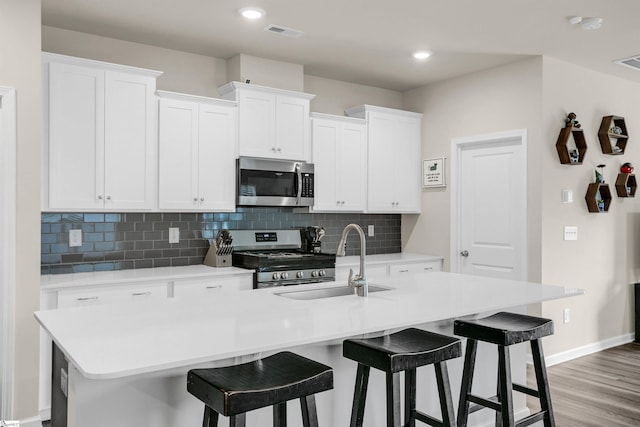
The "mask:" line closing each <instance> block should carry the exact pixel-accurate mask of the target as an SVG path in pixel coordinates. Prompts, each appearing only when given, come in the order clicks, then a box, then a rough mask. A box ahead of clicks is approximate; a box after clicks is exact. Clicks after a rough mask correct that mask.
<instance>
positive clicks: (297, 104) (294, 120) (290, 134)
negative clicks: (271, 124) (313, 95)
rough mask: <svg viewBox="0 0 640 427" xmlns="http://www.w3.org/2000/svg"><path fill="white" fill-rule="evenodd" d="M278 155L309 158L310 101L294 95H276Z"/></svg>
mask: <svg viewBox="0 0 640 427" xmlns="http://www.w3.org/2000/svg"><path fill="white" fill-rule="evenodd" d="M275 142H276V157H277V158H281V159H290V160H301V161H304V160H307V158H308V154H307V146H308V142H309V101H308V100H307V99H299V98H295V97H292V96H283V95H278V96H277V97H276V141H275Z"/></svg>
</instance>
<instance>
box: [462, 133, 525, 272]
mask: <svg viewBox="0 0 640 427" xmlns="http://www.w3.org/2000/svg"><path fill="white" fill-rule="evenodd" d="M453 148H454V150H455V153H456V156H455V159H456V162H455V164H453V166H454V167H455V168H456V170H455V171H454V172H455V176H456V177H457V180H456V188H455V191H454V190H453V189H452V195H453V194H454V192H455V196H456V200H455V203H452V208H454V209H455V211H453V213H454V216H455V217H456V221H454V222H452V226H453V227H455V230H454V232H453V233H452V237H455V240H452V245H451V247H452V253H451V258H452V261H453V262H452V267H454V265H455V267H456V268H452V271H458V272H460V273H463V274H472V275H478V276H489V277H498V278H505V279H519V280H526V278H527V265H526V260H527V254H526V249H527V245H526V243H527V167H526V132H525V131H514V132H507V133H501V134H494V135H486V136H481V137H475V138H465V139H461V140H454V147H453ZM452 152H453V150H452ZM453 175H454V174H452V176H453ZM454 206H455V207H454Z"/></svg>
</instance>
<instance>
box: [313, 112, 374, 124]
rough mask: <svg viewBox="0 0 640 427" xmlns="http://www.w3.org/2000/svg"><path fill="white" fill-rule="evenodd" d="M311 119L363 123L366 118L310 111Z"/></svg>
mask: <svg viewBox="0 0 640 427" xmlns="http://www.w3.org/2000/svg"><path fill="white" fill-rule="evenodd" d="M309 115H310V116H311V119H323V120H338V121H341V122H345V123H365V122H366V120H364V119H361V118H358V117H348V116H339V115H337V114H327V113H310V114H309Z"/></svg>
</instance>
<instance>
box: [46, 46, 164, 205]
mask: <svg viewBox="0 0 640 427" xmlns="http://www.w3.org/2000/svg"><path fill="white" fill-rule="evenodd" d="M43 58H44V62H43V70H44V72H43V78H44V82H43V86H44V91H45V94H44V99H45V102H44V103H43V105H44V117H45V126H44V129H45V135H44V138H43V143H44V146H43V154H44V162H43V163H44V164H43V166H44V168H43V169H44V170H43V197H42V200H43V210H54V211H55V210H58V211H61V210H89V211H91V210H102V211H104V210H119V211H123V210H124V211H127V210H151V209H153V208H154V207H155V204H156V196H155V194H156V172H157V167H156V162H157V143H156V123H157V115H156V109H155V107H154V106H155V97H154V92H155V86H156V77H157V76H158V75H159V74H160V73H158V72H155V71H150V70H141V69H137V68H132V67H124V66H118V65H114V64H107V63H102V62H98V61H90V60H83V59H78V58H72V57H66V56H62V55H54V54H45V55H44V57H43Z"/></svg>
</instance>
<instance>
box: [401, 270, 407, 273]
mask: <svg viewBox="0 0 640 427" xmlns="http://www.w3.org/2000/svg"><path fill="white" fill-rule="evenodd" d="M399 272H400V273H408V272H409V270H400V271H399Z"/></svg>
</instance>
